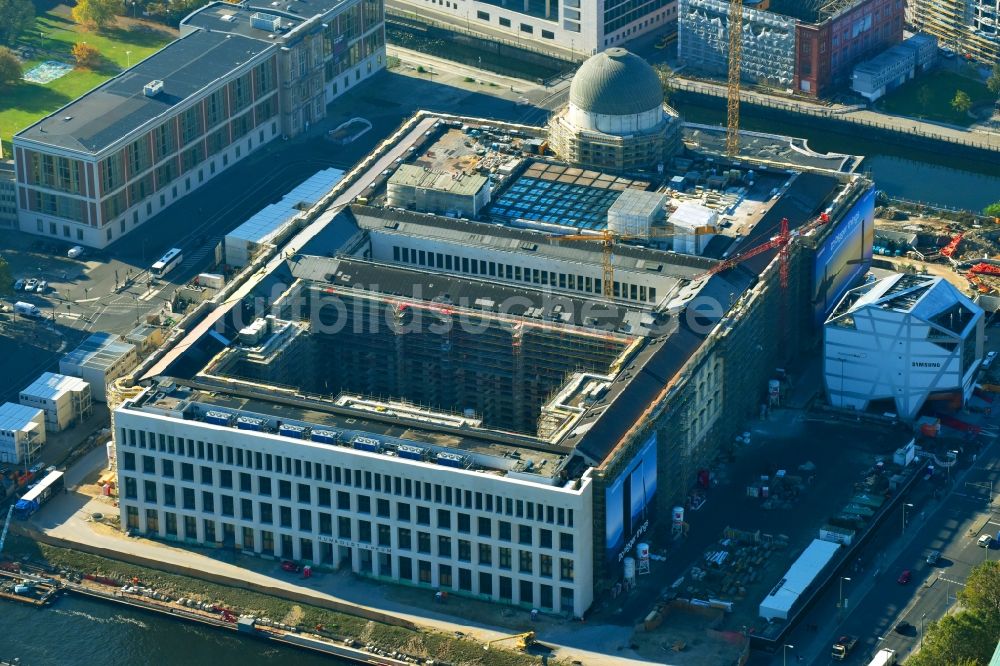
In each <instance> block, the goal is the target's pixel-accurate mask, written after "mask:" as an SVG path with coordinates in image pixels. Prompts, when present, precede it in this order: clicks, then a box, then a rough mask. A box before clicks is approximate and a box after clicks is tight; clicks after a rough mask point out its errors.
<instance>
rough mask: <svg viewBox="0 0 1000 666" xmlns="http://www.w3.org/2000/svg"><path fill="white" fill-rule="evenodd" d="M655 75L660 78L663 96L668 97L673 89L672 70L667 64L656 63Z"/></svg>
mask: <svg viewBox="0 0 1000 666" xmlns="http://www.w3.org/2000/svg"><path fill="white" fill-rule="evenodd" d="M656 75H657V76H658V77H659V79H660V85H661V86H663V98H664V99H669V97H670V93H672V92H673V91H674V70H672V69H671V68H670V66H669V65H657V66H656Z"/></svg>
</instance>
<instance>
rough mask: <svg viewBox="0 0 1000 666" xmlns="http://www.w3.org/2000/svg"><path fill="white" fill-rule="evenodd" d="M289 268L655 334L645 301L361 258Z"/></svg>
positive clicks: (487, 309)
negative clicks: (609, 298) (590, 295)
mask: <svg viewBox="0 0 1000 666" xmlns="http://www.w3.org/2000/svg"><path fill="white" fill-rule="evenodd" d="M289 267H290V268H291V272H292V276H293V277H296V278H301V279H304V280H309V281H311V282H315V283H317V285H316V286H317V288H319V289H324V290H328V288H327V287H326V285H336V286H339V287H342V288H343V289H345V290H350V291H352V292H367V293H370V294H373V295H382V296H385V297H387V298H396V297H400V298H404V299H419V300H422V301H425V302H427V303H429V304H431V305H432V306H439V307H446V306H452V307H455V308H464V309H469V310H473V311H481V312H483V313H484V314H486V315H491V314H496V315H500V314H502V315H509V316H512V317H521V318H525V319H533V320H536V321H539V322H545V325H546V326H554V325H559V324H563V325H571V326H579V327H581V328H585V329H589V328H595V329H599V330H603V329H604V327H607V329H609V330H613V331H615V332H618V333H621V334H622V335H627V336H632V335H643V334H650V333H651V331H650V330H649V329H648V328H646V327H645V326H644V322H645V323H648V324H652V319H651V317H650V315H649V314H648V308H644V307H642V306H641V305H640V304H634V305H633V304H623V303H619V302H614V303H610V302H608V301H606V300H604V299H602V298H587V297H586V296H582V295H581V296H578V295H575V294H571V293H563V292H547V291H543V290H541V289H537V288H535V287H533V286H528V285H520V284H515V283H510V282H498V281H496V280H492V281H491V280H488V279H478V278H475V277H472V276H464V275H454V274H449V273H442V272H438V271H427V270H422V269H419V268H410V267H405V266H396V265H392V264H383V263H377V262H372V261H365V260H361V259H348V258H337V259H331V258H327V257H301V258H296V259H293V260H290V261H289ZM376 290H377V291H376ZM644 315H645V316H644Z"/></svg>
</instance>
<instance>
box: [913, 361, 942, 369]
mask: <svg viewBox="0 0 1000 666" xmlns="http://www.w3.org/2000/svg"><path fill="white" fill-rule="evenodd" d="M912 364H913V367H914V368H940V367H941V362H940V361H913V363H912Z"/></svg>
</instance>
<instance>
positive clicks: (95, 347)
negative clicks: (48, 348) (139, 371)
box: [59, 333, 135, 370]
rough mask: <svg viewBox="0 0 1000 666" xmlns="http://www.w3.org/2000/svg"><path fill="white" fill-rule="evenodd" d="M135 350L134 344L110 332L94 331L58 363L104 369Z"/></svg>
mask: <svg viewBox="0 0 1000 666" xmlns="http://www.w3.org/2000/svg"><path fill="white" fill-rule="evenodd" d="M133 351H135V345H133V344H131V343H128V342H123V341H122V340H121V338H119V337H118V336H117V335H114V334H112V333H94V334H93V335H91V336H90V337H89V338H87V339H86V340H84V341H83V342H81V343H80V346H79V347H77V348H76V349H74V350H73V351H71V352H69V353H68V354H66V355H65V356H63V357H62V360H60V361H59V363H60V365H62V364H63V363H66V364H67V365H75V366H77V367H83V368H95V369H99V370H106V369H108V368H110V367H111V366H112V365H114V364H115V363H117V362H118V361H119V360H120V359H121V358H122V357H123V356H125V355H126V354H129V353H130V352H133Z"/></svg>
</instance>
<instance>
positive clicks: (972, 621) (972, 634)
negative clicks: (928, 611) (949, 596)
mask: <svg viewBox="0 0 1000 666" xmlns="http://www.w3.org/2000/svg"><path fill="white" fill-rule="evenodd" d="M996 646H997V639H996V634H995V633H994V632H993V629H992V627H991V626H990V623H989V622H988V621H987V620H986V619H985V618H983V616H982V614H981V613H974V612H971V611H961V612H959V613H956V614H954V615H945V616H944V617H942V618H941V619H940V620H938V621H937V622H931V623H930V624H929V625H927V627H926V633H925V634H924V642H923V647H922V648H920V651H919V652H917V653H916V654H914V655H912V656H911V657H910V658H909V659H907V660H906V665H907V666H938V665H939V664H963V663H969V662H972V663H979V664H986V663H989V660H990V656H991V655H992V654H993V651H994V650H995V649H996Z"/></svg>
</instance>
